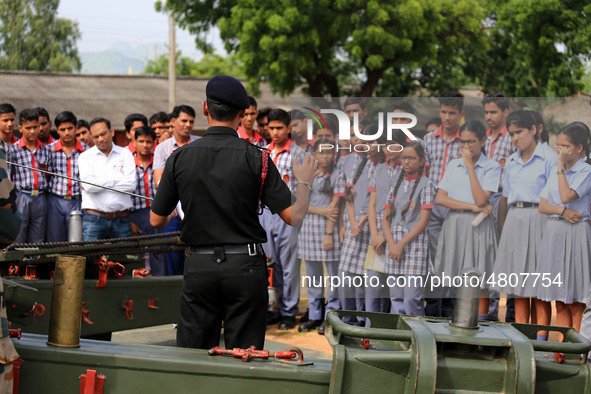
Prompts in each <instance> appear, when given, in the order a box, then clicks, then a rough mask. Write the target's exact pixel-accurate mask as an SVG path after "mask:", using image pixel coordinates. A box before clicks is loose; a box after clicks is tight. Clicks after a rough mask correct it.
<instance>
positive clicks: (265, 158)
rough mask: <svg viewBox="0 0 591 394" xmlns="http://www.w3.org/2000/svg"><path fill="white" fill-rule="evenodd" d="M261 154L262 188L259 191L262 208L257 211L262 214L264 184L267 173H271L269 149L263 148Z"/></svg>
mask: <svg viewBox="0 0 591 394" xmlns="http://www.w3.org/2000/svg"><path fill="white" fill-rule="evenodd" d="M261 156H262V169H261V190H260V191H259V200H260V201H261V209H260V211H259V212H257V213H258V214H259V215H262V214H263V209H265V204H263V201H262V197H263V186H264V185H265V179H267V174H268V173H269V150H268V149H262V150H261Z"/></svg>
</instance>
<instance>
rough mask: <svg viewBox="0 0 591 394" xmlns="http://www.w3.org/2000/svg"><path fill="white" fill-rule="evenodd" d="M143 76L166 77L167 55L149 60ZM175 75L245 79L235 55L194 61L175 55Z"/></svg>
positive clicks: (213, 55) (214, 56) (206, 56)
mask: <svg viewBox="0 0 591 394" xmlns="http://www.w3.org/2000/svg"><path fill="white" fill-rule="evenodd" d="M143 74H150V75H168V55H160V57H159V58H158V60H157V61H154V60H150V61H148V64H147V65H146V69H145V70H144V72H143ZM176 74H177V75H190V76H192V77H208V78H209V77H213V76H214V75H219V74H230V75H233V76H235V77H236V78H245V77H246V76H245V74H244V71H243V66H242V64H241V63H240V62H239V61H238V58H237V57H236V56H235V55H228V56H226V57H222V56H220V55H217V54H206V55H205V56H204V57H203V59H201V60H199V61H195V60H193V59H191V58H189V57H186V56H182V54H181V51H177V53H176Z"/></svg>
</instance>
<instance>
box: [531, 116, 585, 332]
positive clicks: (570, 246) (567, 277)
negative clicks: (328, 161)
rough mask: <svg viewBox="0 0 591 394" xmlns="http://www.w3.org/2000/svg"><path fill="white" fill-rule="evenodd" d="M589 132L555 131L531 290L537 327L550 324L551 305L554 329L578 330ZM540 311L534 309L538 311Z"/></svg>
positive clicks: (580, 128) (577, 127)
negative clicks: (536, 280)
mask: <svg viewBox="0 0 591 394" xmlns="http://www.w3.org/2000/svg"><path fill="white" fill-rule="evenodd" d="M588 135H589V128H588V127H587V126H586V125H585V124H584V123H581V122H573V123H570V124H568V125H567V126H565V127H564V128H563V129H561V130H560V131H559V132H558V135H557V137H556V147H557V152H558V159H557V166H556V170H555V171H553V172H552V173H551V174H550V177H549V179H548V183H547V184H546V186H545V187H544V190H542V193H541V199H540V207H539V210H540V212H541V213H543V214H546V215H550V220H548V222H547V223H546V226H545V227H544V235H543V238H542V247H541V248H540V253H539V268H538V272H539V273H541V275H542V276H545V277H546V278H547V279H549V281H548V280H545V279H544V278H542V280H544V281H545V283H541V284H540V285H538V287H537V288H536V290H537V294H538V299H539V301H538V302H537V303H536V312H537V319H538V320H537V322H538V324H549V323H550V318H551V315H550V313H549V311H550V308H549V303H550V301H556V324H557V325H558V326H562V327H573V328H575V329H576V330H577V331H579V330H580V328H581V318H582V315H583V311H584V309H585V302H586V301H588V300H586V297H587V294H588V292H589V283H590V282H591V267H590V266H591V264H590V261H591V227H590V226H589V220H590V219H591V213H590V210H589V199H590V196H591V166H590V165H589V164H588V161H589V158H588V155H589V139H588ZM538 306H539V307H538Z"/></svg>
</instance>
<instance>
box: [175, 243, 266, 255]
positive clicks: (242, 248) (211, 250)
mask: <svg viewBox="0 0 591 394" xmlns="http://www.w3.org/2000/svg"><path fill="white" fill-rule="evenodd" d="M187 249H188V253H187V254H211V255H213V254H217V253H219V251H220V250H223V251H224V254H247V255H249V256H256V255H258V254H260V253H261V245H260V244H257V243H252V244H243V245H217V246H189V247H188V248H187Z"/></svg>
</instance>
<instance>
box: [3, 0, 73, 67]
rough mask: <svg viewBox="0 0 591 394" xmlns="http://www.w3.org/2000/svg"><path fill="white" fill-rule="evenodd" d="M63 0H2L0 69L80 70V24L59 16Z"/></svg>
mask: <svg viewBox="0 0 591 394" xmlns="http://www.w3.org/2000/svg"><path fill="white" fill-rule="evenodd" d="M58 6H59V0H20V1H11V0H1V1H0V69H3V70H34V71H64V72H72V71H77V70H80V68H81V63H80V58H79V56H78V49H77V47H76V41H77V40H78V39H79V38H80V31H79V29H78V24H77V23H76V22H73V21H71V20H69V19H64V18H57V17H56V14H57V8H58Z"/></svg>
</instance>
